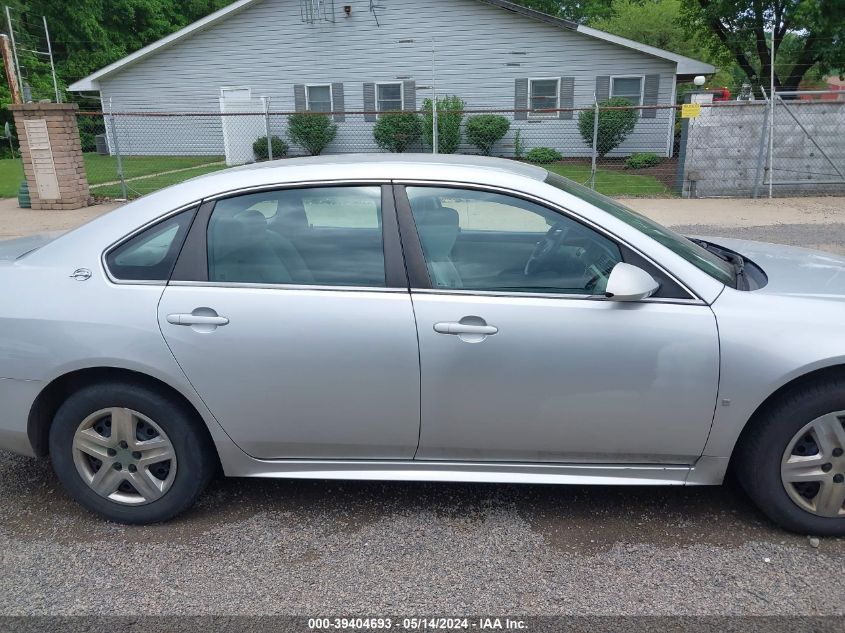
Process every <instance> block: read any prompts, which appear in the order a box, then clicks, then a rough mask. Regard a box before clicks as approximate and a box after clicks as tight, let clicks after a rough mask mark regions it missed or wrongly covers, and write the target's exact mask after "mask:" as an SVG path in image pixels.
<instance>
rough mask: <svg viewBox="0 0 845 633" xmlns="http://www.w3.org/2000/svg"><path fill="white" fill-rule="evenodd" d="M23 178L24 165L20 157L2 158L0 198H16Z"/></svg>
mask: <svg viewBox="0 0 845 633" xmlns="http://www.w3.org/2000/svg"><path fill="white" fill-rule="evenodd" d="M22 180H23V165H22V164H21V159H20V158H4V159H2V160H0V198H15V197H17V195H18V188H19V187H20V186H21V181H22Z"/></svg>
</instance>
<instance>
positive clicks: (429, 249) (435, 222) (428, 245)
mask: <svg viewBox="0 0 845 633" xmlns="http://www.w3.org/2000/svg"><path fill="white" fill-rule="evenodd" d="M414 217H415V219H416V222H417V229H418V231H419V234H420V241H422V245H423V249H424V250H425V253H426V255H427V256H428V257H429V259H432V260H438V259H448V258H449V255H450V253H451V252H452V247H453V246H454V245H455V240H457V239H458V233H459V232H460V227H459V224H458V223H459V216H458V212H457V211H455V209H452V208H450V207H435V208H431V209H426V210H420V211H418V212H417V213H415V215H414Z"/></svg>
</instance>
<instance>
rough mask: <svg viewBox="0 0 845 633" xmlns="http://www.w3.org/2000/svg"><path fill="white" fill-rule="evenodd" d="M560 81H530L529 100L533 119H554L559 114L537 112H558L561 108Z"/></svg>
mask: <svg viewBox="0 0 845 633" xmlns="http://www.w3.org/2000/svg"><path fill="white" fill-rule="evenodd" d="M559 95H560V79H558V78H554V79H529V80H528V98H529V101H530V104H531V112H530V113H529V116H531V118H544V117H546V118H554V117H556V116H557V112H537V110H556V109H558V108H559V107H560V100H559Z"/></svg>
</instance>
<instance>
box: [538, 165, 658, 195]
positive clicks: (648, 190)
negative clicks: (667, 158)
mask: <svg viewBox="0 0 845 633" xmlns="http://www.w3.org/2000/svg"><path fill="white" fill-rule="evenodd" d="M542 167H545V168H546V169H548V170H549V171H553V172H554V173H556V174H560V175H561V176H566V177H567V178H569V179H571V180H574V181H575V182H579V183H581V184H587V181H589V179H590V166H589V165H569V164H556V165H542ZM596 191H598V192H599V193H603V194H605V195H607V196H665V195H667V194H669V193H671V192H670V191H669V190H668V189H667V188H666V186H665V185H664V184H663V183H662V182H660V181H659V180H657V178H655V177H654V176H644V175H640V174H630V173H627V172H624V171H621V170H616V169H601V168H598V169H596Z"/></svg>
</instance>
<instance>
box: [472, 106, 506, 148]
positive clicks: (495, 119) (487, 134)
mask: <svg viewBox="0 0 845 633" xmlns="http://www.w3.org/2000/svg"><path fill="white" fill-rule="evenodd" d="M510 127H511V124H510V122H509V121H508V120H507V119H506V118H505V117H503V116H499V115H498V114H477V115H475V116H471V117H469V118H468V119H467V127H466V135H467V140H469V142H470V143H472V144H473V145H475V146H476V147H477V148H478V149H480V150H481V153H482V154H484V155H485V156H490V154H491V153H492V152H493V146H494V145H495V144H496V143H497V142H498V141H500V140H502V138H503V137H504V136H505V134H507V133H508V130H509V129H510Z"/></svg>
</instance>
